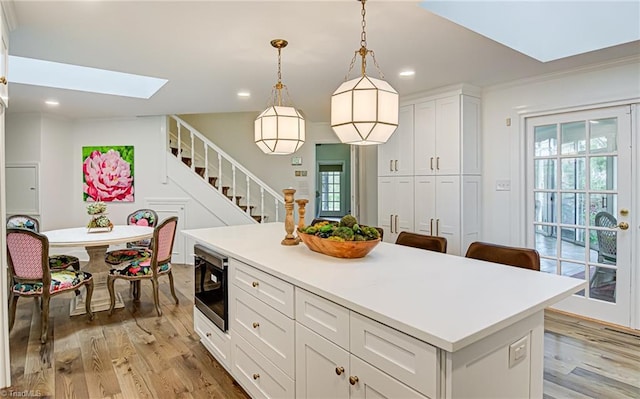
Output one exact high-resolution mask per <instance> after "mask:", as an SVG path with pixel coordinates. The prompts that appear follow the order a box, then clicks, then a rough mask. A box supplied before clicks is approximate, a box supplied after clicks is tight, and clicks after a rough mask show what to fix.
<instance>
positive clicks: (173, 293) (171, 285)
mask: <svg viewBox="0 0 640 399" xmlns="http://www.w3.org/2000/svg"><path fill="white" fill-rule="evenodd" d="M169 287H170V288H171V295H172V296H173V299H175V300H176V305H177V304H178V303H180V301H178V297H177V296H176V290H175V288H173V271H171V270H169Z"/></svg>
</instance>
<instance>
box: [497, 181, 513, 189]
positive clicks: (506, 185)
mask: <svg viewBox="0 0 640 399" xmlns="http://www.w3.org/2000/svg"><path fill="white" fill-rule="evenodd" d="M496 191H511V180H496Z"/></svg>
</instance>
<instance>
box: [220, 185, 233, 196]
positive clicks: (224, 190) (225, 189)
mask: <svg viewBox="0 0 640 399" xmlns="http://www.w3.org/2000/svg"><path fill="white" fill-rule="evenodd" d="M230 188H231V187H230V186H222V195H224V196H226V197H228V195H227V192H228V191H229V189H230Z"/></svg>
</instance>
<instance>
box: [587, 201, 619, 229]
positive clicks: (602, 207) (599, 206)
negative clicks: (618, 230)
mask: <svg viewBox="0 0 640 399" xmlns="http://www.w3.org/2000/svg"><path fill="white" fill-rule="evenodd" d="M589 201H590V208H589V224H590V225H592V226H595V225H596V215H597V214H598V213H600V212H603V211H604V212H607V213H609V214H610V215H611V216H613V217H614V218H615V215H617V214H618V195H617V194H606V193H602V194H591V195H590V196H589ZM614 224H617V223H614Z"/></svg>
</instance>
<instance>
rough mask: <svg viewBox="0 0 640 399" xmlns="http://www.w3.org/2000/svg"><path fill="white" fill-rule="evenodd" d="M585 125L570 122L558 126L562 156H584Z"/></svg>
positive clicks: (585, 141)
mask: <svg viewBox="0 0 640 399" xmlns="http://www.w3.org/2000/svg"><path fill="white" fill-rule="evenodd" d="M585 126H586V123H585V122H584V121H580V122H570V123H563V124H562V125H560V136H561V139H562V150H561V153H562V155H573V154H584V153H585V151H586V150H587V129H586V128H585Z"/></svg>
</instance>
